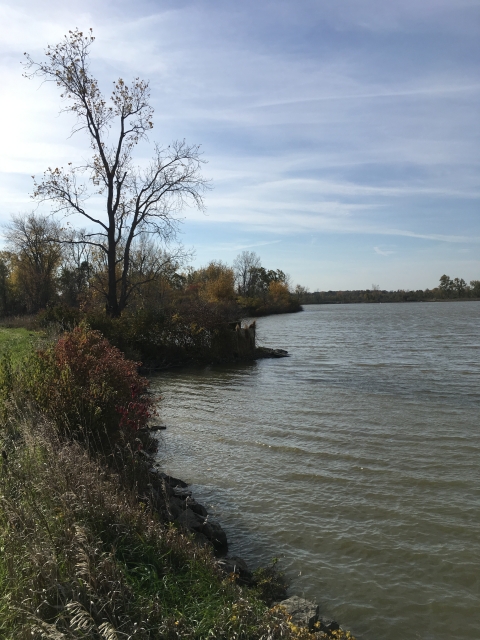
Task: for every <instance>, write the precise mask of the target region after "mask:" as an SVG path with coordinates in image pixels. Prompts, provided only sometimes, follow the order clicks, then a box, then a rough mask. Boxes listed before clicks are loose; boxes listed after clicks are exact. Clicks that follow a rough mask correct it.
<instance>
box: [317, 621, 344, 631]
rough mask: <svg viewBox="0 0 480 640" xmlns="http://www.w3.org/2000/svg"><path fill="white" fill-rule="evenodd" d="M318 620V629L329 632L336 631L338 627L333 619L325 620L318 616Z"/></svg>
mask: <svg viewBox="0 0 480 640" xmlns="http://www.w3.org/2000/svg"><path fill="white" fill-rule="evenodd" d="M319 622H320V629H319V631H324V632H325V631H326V632H330V631H337V630H338V629H340V625H339V624H338V622H335V620H327V619H326V618H320V620H319Z"/></svg>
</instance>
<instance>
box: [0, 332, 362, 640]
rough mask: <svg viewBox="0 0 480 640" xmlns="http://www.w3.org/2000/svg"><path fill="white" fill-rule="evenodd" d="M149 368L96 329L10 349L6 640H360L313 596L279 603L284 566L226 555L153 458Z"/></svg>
mask: <svg viewBox="0 0 480 640" xmlns="http://www.w3.org/2000/svg"><path fill="white" fill-rule="evenodd" d="M137 364H138V363H135V362H132V361H130V360H127V359H126V358H125V357H124V355H123V354H122V353H121V352H120V351H119V350H118V349H117V348H115V347H113V346H112V345H111V344H110V343H109V342H108V341H107V340H106V339H105V338H104V336H102V335H101V334H100V333H99V332H97V331H94V330H92V329H90V328H89V327H88V326H86V325H85V324H81V325H80V326H78V327H76V328H74V329H73V330H72V331H69V332H65V333H63V334H62V335H61V336H60V337H59V338H57V339H56V340H53V341H51V340H50V341H45V342H44V343H43V345H42V346H40V347H37V348H36V349H32V350H31V351H30V352H29V353H28V355H21V356H17V357H13V356H12V354H4V355H3V356H2V361H1V366H0V420H1V423H0V424H1V428H0V446H1V453H2V455H1V463H0V501H1V505H2V508H1V510H0V547H1V549H2V553H1V554H0V636H1V637H5V638H34V639H40V638H52V639H53V638H55V639H59V638H99V639H100V638H104V639H108V640H113V639H114V638H118V639H119V638H152V639H153V638H159V639H160V638H162V639H163V638H168V639H169V638H207V637H208V638H211V637H214V638H219V639H220V638H225V639H227V638H245V639H247V638H248V639H255V638H258V639H260V638H272V639H276V638H297V639H301V638H304V639H306V638H308V639H310V638H327V637H330V638H348V637H350V634H349V633H348V632H345V631H342V630H341V629H339V628H338V625H336V624H335V623H332V622H331V621H330V622H329V621H322V620H320V619H319V618H318V611H317V610H316V607H315V606H314V605H311V603H306V602H305V601H303V600H301V599H298V598H293V599H290V600H289V601H288V602H286V603H285V605H284V606H283V605H282V606H280V605H278V604H276V603H277V602H278V600H283V599H284V598H285V593H284V589H285V585H284V582H283V579H282V576H281V574H279V573H278V572H276V571H275V569H274V567H268V568H266V569H261V570H259V571H257V572H256V573H254V574H251V573H250V572H249V571H248V568H247V567H246V566H245V565H244V564H243V563H242V561H241V560H238V559H235V558H230V559H229V558H228V557H226V558H225V557H223V558H221V559H219V558H216V556H215V553H217V554H220V555H222V554H224V553H225V551H226V549H227V541H226V538H225V536H224V534H223V532H222V530H221V527H220V526H219V525H218V524H216V523H214V522H212V521H211V520H210V519H209V518H208V514H207V513H206V511H205V509H204V508H203V507H202V506H201V505H199V504H198V503H196V501H195V500H194V499H193V496H192V495H191V494H190V492H189V491H188V488H187V487H186V486H185V485H184V483H182V482H181V481H179V480H176V479H173V478H169V477H168V476H165V475H164V474H162V473H161V472H160V471H159V470H158V469H155V468H154V467H153V466H152V458H151V455H152V454H153V453H154V451H155V445H156V443H155V439H154V437H153V435H152V432H151V430H150V429H149V428H148V426H149V424H150V423H151V421H153V420H154V419H155V411H154V404H153V399H152V397H151V396H150V395H148V394H147V387H148V383H147V381H146V379H144V378H142V377H141V376H140V375H139V374H138V367H137ZM192 532H193V533H192ZM302 625H306V626H302Z"/></svg>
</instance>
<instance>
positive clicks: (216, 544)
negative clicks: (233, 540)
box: [197, 516, 228, 555]
mask: <svg viewBox="0 0 480 640" xmlns="http://www.w3.org/2000/svg"><path fill="white" fill-rule="evenodd" d="M197 517H200V516H197ZM200 531H201V533H203V534H204V535H205V536H207V538H208V539H209V540H210V542H211V543H212V544H213V548H214V549H215V552H216V553H218V554H219V555H223V554H226V553H227V552H228V542H227V535H226V533H225V531H224V530H223V529H222V527H221V526H220V525H219V523H218V522H216V521H215V520H206V521H205V523H204V525H203V527H202V528H201V529H200Z"/></svg>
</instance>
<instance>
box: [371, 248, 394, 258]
mask: <svg viewBox="0 0 480 640" xmlns="http://www.w3.org/2000/svg"><path fill="white" fill-rule="evenodd" d="M373 250H374V251H375V253H378V255H380V256H391V255H392V254H394V253H396V251H385V250H383V249H380V247H373Z"/></svg>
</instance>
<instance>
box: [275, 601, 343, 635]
mask: <svg viewBox="0 0 480 640" xmlns="http://www.w3.org/2000/svg"><path fill="white" fill-rule="evenodd" d="M278 604H279V606H280V607H283V608H284V609H285V611H286V612H287V613H288V615H289V616H291V622H292V623H293V624H294V625H295V626H297V627H306V628H308V629H309V631H311V632H312V633H319V634H322V636H325V635H326V636H327V637H328V636H329V635H331V633H332V631H338V630H339V629H340V625H339V624H338V622H335V620H327V619H326V618H321V617H320V608H319V606H318V605H316V604H314V603H313V602H310V601H309V600H305V598H300V597H299V596H291V597H290V598H287V599H286V600H282V602H279V603H278ZM322 636H321V637H322Z"/></svg>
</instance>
